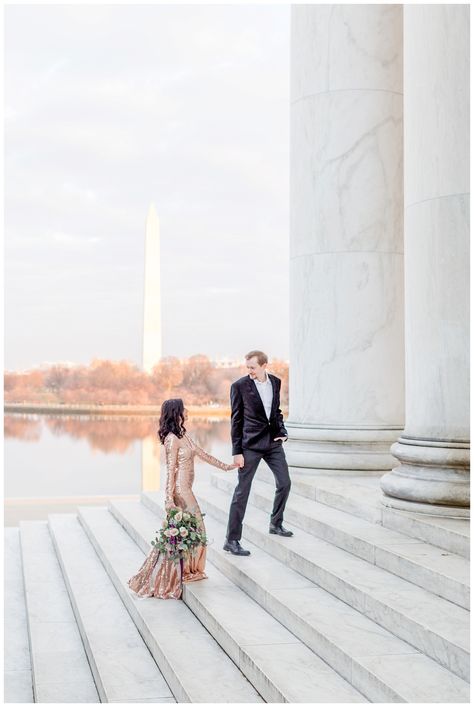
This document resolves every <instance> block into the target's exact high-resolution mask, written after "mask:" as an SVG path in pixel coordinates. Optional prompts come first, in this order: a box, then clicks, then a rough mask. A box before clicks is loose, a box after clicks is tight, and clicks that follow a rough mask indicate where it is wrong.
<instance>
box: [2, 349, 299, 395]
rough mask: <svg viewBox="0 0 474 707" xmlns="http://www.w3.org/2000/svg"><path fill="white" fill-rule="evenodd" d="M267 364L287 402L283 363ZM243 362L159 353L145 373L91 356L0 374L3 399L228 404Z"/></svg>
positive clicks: (286, 378)
mask: <svg viewBox="0 0 474 707" xmlns="http://www.w3.org/2000/svg"><path fill="white" fill-rule="evenodd" d="M268 370H269V371H270V372H272V373H274V374H275V375H276V376H278V377H279V378H281V379H282V390H281V403H282V405H287V403H288V364H287V363H286V362H285V361H280V360H273V361H271V362H270V363H269V365H268ZM246 372H247V371H246V369H245V366H244V365H242V366H241V367H234V368H221V367H218V366H216V365H215V364H214V363H213V362H212V361H211V360H210V359H209V358H208V357H207V356H202V355H196V356H190V357H189V358H187V359H184V360H183V359H178V358H175V357H173V356H170V357H167V358H162V359H161V360H160V361H159V363H158V364H157V365H156V366H155V367H154V369H153V371H152V373H151V374H148V373H145V372H144V371H142V370H141V369H140V368H139V367H138V366H136V365H134V364H132V363H130V362H129V361H108V360H103V359H94V360H93V361H92V362H91V363H90V364H89V365H88V366H80V365H78V366H66V365H62V364H57V365H51V367H49V368H41V369H33V370H29V371H25V372H22V373H16V372H6V373H5V374H4V398H5V402H6V403H21V402H28V403H57V402H61V403H105V404H106V403H114V404H122V405H136V404H143V405H146V404H149V405H160V404H161V403H162V402H163V400H166V399H167V398H183V400H184V401H185V404H188V405H208V404H217V405H228V404H229V390H230V385H231V383H232V382H233V381H234V380H236V379H237V378H239V377H240V376H243V375H245V374H246Z"/></svg>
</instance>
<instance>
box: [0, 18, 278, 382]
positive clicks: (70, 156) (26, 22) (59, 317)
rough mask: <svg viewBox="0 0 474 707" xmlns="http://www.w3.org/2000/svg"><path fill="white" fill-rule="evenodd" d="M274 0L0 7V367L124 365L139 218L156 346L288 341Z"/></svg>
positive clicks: (135, 353) (136, 304) (236, 346)
mask: <svg viewBox="0 0 474 707" xmlns="http://www.w3.org/2000/svg"><path fill="white" fill-rule="evenodd" d="M289 16H290V9H289V6H282V5H278V6H277V5H274V6H272V5H262V6H256V5H254V6H251V5H240V6H239V5H220V6H219V5H201V6H199V5H188V6H186V5H154V6H153V5H138V6H133V5H102V6H93V5H89V6H87V5H82V6H81V5H63V6H61V5H36V6H34V5H29V6H28V5H23V6H20V5H19V6H7V8H6V10H5V35H6V52H5V74H6V79H5V97H6V145H5V224H6V236H5V337H6V343H5V368H6V369H8V370H20V369H24V368H29V367H33V366H35V365H38V364H40V363H43V362H46V361H73V362H76V363H85V364H87V363H89V362H90V360H91V359H92V358H94V357H98V358H110V359H128V360H130V361H133V362H135V363H137V364H140V363H141V348H142V346H141V337H142V312H143V302H142V298H143V269H144V264H143V256H144V235H145V219H146V215H147V211H148V206H149V204H150V202H153V203H154V204H155V206H156V209H157V213H158V216H159V219H160V229H161V253H162V270H161V272H162V286H163V354H164V355H175V356H180V357H181V356H188V355H192V354H195V353H203V354H207V355H208V356H210V357H212V358H216V357H221V356H230V357H240V356H242V355H243V354H245V353H246V352H247V351H248V350H249V349H250V348H261V349H263V350H265V351H267V353H268V354H269V355H270V356H277V357H282V358H287V357H288V230H289V194H288V176H289V175H288V171H289V170H288V160H289V31H290V17H289Z"/></svg>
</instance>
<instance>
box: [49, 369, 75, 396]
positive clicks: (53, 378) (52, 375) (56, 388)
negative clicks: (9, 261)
mask: <svg viewBox="0 0 474 707" xmlns="http://www.w3.org/2000/svg"><path fill="white" fill-rule="evenodd" d="M69 374H70V369H69V368H66V367H65V366H53V367H52V368H51V369H50V370H49V372H48V373H47V374H46V376H45V379H44V385H45V387H46V389H47V390H50V391H52V392H53V393H54V394H55V395H59V394H60V393H61V391H62V390H63V388H64V387H65V386H66V382H67V379H68V377H69Z"/></svg>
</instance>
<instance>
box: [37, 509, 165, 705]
mask: <svg viewBox="0 0 474 707" xmlns="http://www.w3.org/2000/svg"><path fill="white" fill-rule="evenodd" d="M48 522H49V528H50V532H51V537H52V540H53V544H54V546H55V549H56V553H57V555H58V559H59V563H60V565H61V569H62V571H63V576H64V580H65V583H66V586H67V589H68V591H69V597H70V599H71V604H72V607H73V610H74V614H75V616H76V620H77V623H78V626H79V630H80V632H81V636H82V640H83V643H84V646H85V649H86V652H87V657H88V659H89V663H90V666H91V669H92V673H93V675H94V678H95V683H96V685H97V689H98V692H99V695H100V701H101V702H175V700H174V698H173V695H172V693H171V691H170V689H169V687H168V685H167V684H166V682H165V680H164V678H163V675H162V674H161V673H160V670H159V669H158V666H157V665H156V663H155V661H154V660H153V658H152V656H151V655H150V652H149V651H148V649H147V647H146V645H145V643H144V641H143V639H142V637H141V636H140V634H139V632H138V630H137V628H136V626H135V624H134V623H133V621H132V619H131V617H130V615H129V613H128V612H127V610H126V608H125V607H124V605H123V603H122V600H121V599H120V596H119V595H118V594H117V592H116V590H115V587H114V585H113V584H112V582H111V580H110V579H109V577H108V575H107V572H106V571H105V569H104V567H103V565H102V563H101V561H100V559H99V558H98V556H97V554H96V552H95V550H94V548H93V546H92V544H91V543H90V541H89V539H88V537H87V535H86V533H85V532H84V529H83V528H82V526H81V524H80V523H79V520H78V518H77V516H76V514H75V513H52V514H50V515H49V516H48Z"/></svg>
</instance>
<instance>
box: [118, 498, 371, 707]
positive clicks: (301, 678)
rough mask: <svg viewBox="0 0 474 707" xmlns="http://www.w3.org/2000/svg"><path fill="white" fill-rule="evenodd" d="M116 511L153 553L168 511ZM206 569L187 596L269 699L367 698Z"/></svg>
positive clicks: (125, 506) (134, 505)
mask: <svg viewBox="0 0 474 707" xmlns="http://www.w3.org/2000/svg"><path fill="white" fill-rule="evenodd" d="M110 510H111V512H112V513H113V515H114V516H115V517H116V518H117V520H118V521H119V522H120V524H121V525H122V526H123V527H124V528H125V529H126V530H127V532H128V533H129V535H130V536H131V537H132V538H133V539H134V540H135V542H136V543H137V544H138V545H139V546H140V547H141V548H142V550H143V551H144V552H147V551H148V548H149V546H150V538H152V537H153V535H154V530H155V529H156V527H157V524H158V523H159V522H160V518H161V517H162V515H160V516H158V517H157V514H156V513H153V512H152V511H151V510H149V509H148V508H147V507H146V506H144V505H143V504H142V503H140V502H138V501H113V502H111V503H110ZM206 572H207V575H208V579H207V580H203V581H200V582H190V583H188V584H185V585H184V590H183V599H184V601H185V603H186V604H187V605H188V606H189V607H190V609H191V610H192V611H193V613H194V614H195V615H196V616H197V617H198V619H199V620H200V621H201V622H202V624H203V625H204V626H205V627H206V628H207V630H208V631H209V632H210V633H211V634H212V635H213V636H214V638H215V639H216V640H217V641H218V642H219V644H220V645H221V646H222V647H223V648H224V650H225V651H226V653H227V654H228V655H229V656H230V657H231V658H232V660H233V661H234V663H236V665H238V666H239V667H240V669H241V670H242V672H243V673H244V674H245V675H246V676H247V677H248V679H249V680H250V681H251V682H252V684H253V685H254V686H255V688H256V689H257V690H258V692H259V693H260V694H261V695H262V697H263V698H264V700H265V701H266V702H291V703H292V702H295V703H297V702H299V703H301V702H305V703H306V702H312V703H321V702H324V703H333V702H338V703H339V702H366V701H367V700H366V699H364V697H363V696H362V695H361V694H360V693H359V692H358V691H357V690H355V689H354V688H353V687H352V686H351V685H349V684H348V683H347V682H346V680H344V679H343V678H342V677H341V676H340V675H338V674H337V673H336V672H335V671H334V670H333V669H332V668H331V667H330V666H329V665H328V664H327V663H325V662H324V661H322V660H321V658H319V657H318V656H317V655H315V654H314V652H313V651H312V650H310V649H309V648H308V647H307V646H306V645H305V644H303V643H302V642H301V641H300V640H299V639H298V638H297V637H295V636H294V635H293V634H292V633H290V631H288V630H287V629H286V628H284V627H283V626H282V625H281V623H280V622H279V621H277V620H276V619H275V618H273V617H272V616H271V615H270V614H269V613H268V612H267V611H265V609H263V608H262V607H261V606H259V604H258V603H256V602H255V601H253V599H251V598H250V597H249V596H248V595H247V594H246V593H245V592H244V591H242V589H239V587H237V586H235V585H234V584H233V582H231V581H230V580H229V579H228V578H227V577H225V576H224V575H223V574H222V573H221V572H219V570H218V569H217V568H215V567H213V566H212V565H211V564H210V563H207V567H206ZM243 617H245V621H243V620H242V618H243Z"/></svg>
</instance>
